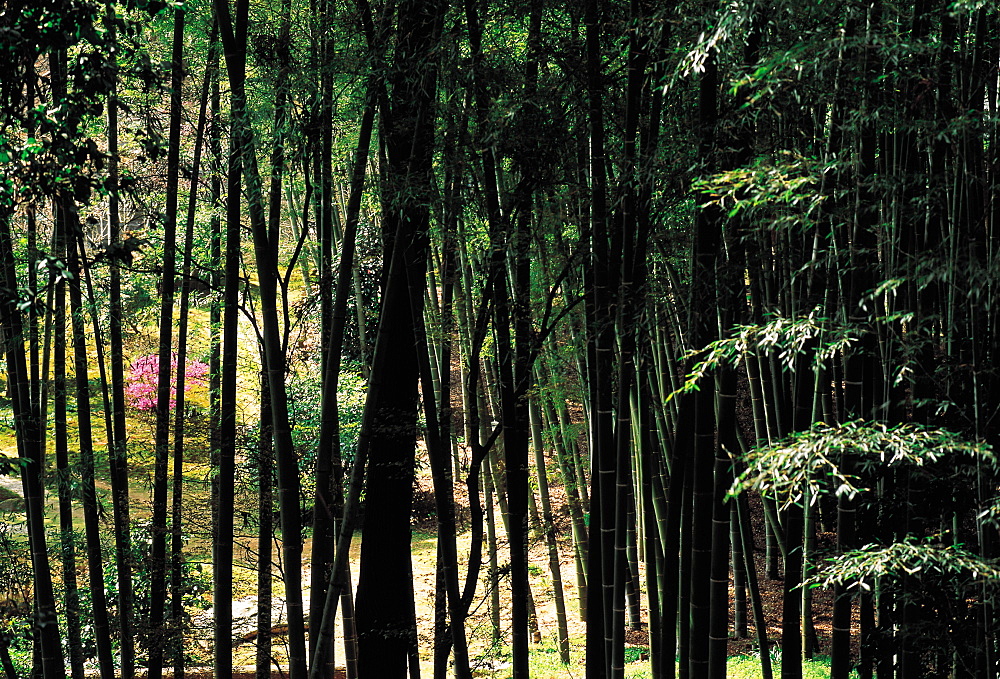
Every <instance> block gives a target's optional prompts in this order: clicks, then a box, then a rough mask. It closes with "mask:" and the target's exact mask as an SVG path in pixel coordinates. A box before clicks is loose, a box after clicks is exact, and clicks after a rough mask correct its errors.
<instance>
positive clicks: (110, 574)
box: [80, 523, 212, 661]
mask: <svg viewBox="0 0 1000 679" xmlns="http://www.w3.org/2000/svg"><path fill="white" fill-rule="evenodd" d="M151 531H152V527H151V526H150V524H148V523H141V524H138V525H137V524H133V526H132V554H131V563H130V566H131V568H132V585H133V590H132V592H131V593H130V595H131V596H132V602H133V606H134V611H135V616H136V617H135V619H136V620H137V621H142V620H147V619H148V618H149V605H150V583H151V573H152V554H151V545H152V541H151V540H152V538H151ZM105 549H107V550H108V551H109V552H113V551H114V545H105ZM118 567H119V564H117V563H116V561H115V560H114V559H109V560H108V561H107V562H106V563H105V566H104V591H105V593H106V595H107V602H108V607H109V608H110V609H111V610H117V609H118V607H119V606H120V601H121V593H120V592H119V591H118ZM181 579H182V584H181V593H182V597H183V601H184V606H185V608H186V609H188V608H190V609H197V610H202V609H205V608H208V607H209V606H211V594H212V578H211V576H210V575H209V574H208V573H205V572H204V570H203V568H202V565H201V563H197V562H191V561H187V560H185V561H184V562H183V563H182V564H181ZM80 595H81V596H80V598H81V602H82V603H83V604H84V608H85V609H86V607H87V606H89V605H90V590H89V588H86V587H81V588H80ZM110 622H111V626H112V636H113V638H114V639H116V640H117V639H118V637H119V630H118V622H119V621H118V617H117V616H114V615H113V616H111V617H110ZM188 622H190V616H189V615H188V614H187V613H186V612H185V614H184V620H182V621H180V623H181V624H182V625H185V626H186V625H187V623H188ZM84 631H85V632H87V631H91V632H92V630H84ZM138 631H139V634H138V636H137V641H138V647H139V649H141V651H140V652H141V653H142V654H145V652H146V651H147V650H148V648H149V638H148V630H144V629H142V628H140V629H139V630H138ZM85 641H86V640H85ZM171 653H172V651H171V650H170V649H169V647H168V648H167V653H166V655H165V657H166V659H167V660H168V661H169V660H170V657H171Z"/></svg>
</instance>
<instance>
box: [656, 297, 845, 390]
mask: <svg viewBox="0 0 1000 679" xmlns="http://www.w3.org/2000/svg"><path fill="white" fill-rule="evenodd" d="M821 313H822V307H819V306H817V307H816V308H814V309H813V310H812V311H810V312H809V313H808V314H806V315H805V316H803V317H801V318H785V317H783V316H774V317H773V318H772V320H770V321H768V322H767V323H764V324H763V325H757V324H753V325H737V326H735V327H734V328H733V331H732V333H731V336H730V337H728V338H725V339H721V340H716V341H715V342H712V343H711V344H709V345H708V346H707V347H705V348H703V349H696V350H693V351H690V352H688V353H687V354H686V356H685V357H686V358H689V359H690V358H698V359H699V360H698V361H697V362H696V363H695V364H694V366H693V367H692V368H691V371H690V372H689V373H688V374H687V375H686V376H685V380H684V385H683V386H682V387H681V388H680V389H679V390H678V391H676V392H674V393H671V394H670V395H669V396H668V399H670V398H673V397H674V396H676V395H677V394H678V393H683V392H688V391H696V390H697V389H698V384H699V383H700V382H701V380H702V378H704V377H705V376H706V375H707V374H709V373H710V372H711V371H713V370H714V369H716V368H718V367H719V366H721V365H727V364H728V365H736V364H737V363H739V362H740V361H741V360H742V359H743V357H744V356H745V355H747V354H748V353H753V352H756V351H776V352H777V358H778V360H779V361H780V363H781V365H782V367H784V368H785V369H786V370H790V371H794V370H795V367H796V362H797V360H798V358H799V357H801V356H808V355H809V354H810V353H811V354H812V364H811V365H812V368H813V369H817V368H819V367H821V366H822V365H823V363H825V362H826V361H828V360H830V359H831V358H833V357H834V356H837V355H838V354H839V353H841V352H843V351H844V350H846V349H847V348H848V347H850V346H851V345H852V344H854V343H855V342H856V341H857V340H858V339H859V338H860V337H861V334H862V332H863V331H862V330H861V329H860V328H857V327H855V326H852V325H845V324H842V323H837V322H836V321H833V320H831V319H829V318H826V317H824V316H822V315H821Z"/></svg>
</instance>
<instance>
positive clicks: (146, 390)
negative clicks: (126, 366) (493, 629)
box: [125, 353, 208, 411]
mask: <svg viewBox="0 0 1000 679" xmlns="http://www.w3.org/2000/svg"><path fill="white" fill-rule="evenodd" d="M186 363H187V365H186V367H185V370H184V391H185V392H188V391H190V390H191V389H192V388H193V387H194V386H196V385H206V384H208V364H207V363H202V362H201V361H187V362H186ZM159 370H160V357H159V356H158V355H156V354H150V355H148V356H142V357H141V358H137V359H136V360H134V361H132V369H131V370H130V371H129V374H128V377H127V378H126V385H125V397H126V398H127V399H128V402H129V405H131V406H132V407H133V408H136V409H137V410H147V411H148V410H156V390H157V382H158V375H159ZM170 374H171V375H172V376H175V375H176V374H177V354H176V353H174V354H171V357H170ZM176 405H177V386H176V382H175V381H174V382H172V383H171V385H170V407H171V408H173V407H174V406H176Z"/></svg>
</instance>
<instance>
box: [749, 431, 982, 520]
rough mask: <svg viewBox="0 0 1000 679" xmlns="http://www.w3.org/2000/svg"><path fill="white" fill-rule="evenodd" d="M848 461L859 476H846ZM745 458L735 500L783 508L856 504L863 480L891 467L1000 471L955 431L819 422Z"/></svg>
mask: <svg viewBox="0 0 1000 679" xmlns="http://www.w3.org/2000/svg"><path fill="white" fill-rule="evenodd" d="M847 457H849V458H850V459H851V468H852V469H853V470H854V471H856V472H857V473H856V474H855V473H851V474H848V473H845V472H844V471H843V467H844V462H843V461H844V459H845V458H847ZM744 459H745V462H746V463H747V465H748V466H747V469H746V470H745V471H744V472H742V473H741V474H740V475H739V476H738V477H737V478H736V480H735V482H734V483H733V485H732V487H731V488H730V491H729V494H730V496H733V495H737V494H739V493H741V492H743V491H745V490H749V489H754V490H757V491H759V492H761V493H764V494H766V495H768V496H773V497H775V498H777V499H779V500H781V502H782V503H783V504H784V506H788V505H791V504H800V503H802V502H803V500H804V498H805V497H809V498H810V499H811V500H812V501H813V502H815V501H816V500H817V499H818V498H819V497H820V496H821V495H822V494H824V493H828V492H833V493H834V494H835V495H837V496H840V495H846V496H847V497H849V498H851V499H853V498H854V497H855V496H856V495H858V494H859V493H861V492H863V491H864V490H867V488H865V487H863V486H862V485H861V483H859V481H861V480H863V479H870V478H871V476H872V475H873V474H877V473H880V472H884V471H886V470H887V469H888V468H889V467H895V466H909V467H914V468H928V467H930V466H931V465H934V464H935V463H937V462H941V461H945V460H947V461H948V462H949V463H951V462H952V461H954V463H955V467H959V462H960V461H961V460H962V459H965V460H967V461H968V462H973V463H974V462H976V461H978V462H980V463H983V464H986V465H987V466H989V467H990V468H991V469H996V468H997V467H998V464H997V457H996V455H995V454H994V452H993V449H992V448H991V447H990V446H989V445H988V444H985V443H973V442H969V441H966V440H964V439H963V438H962V437H961V436H960V435H958V434H956V433H954V432H950V431H947V430H944V429H937V428H933V427H927V426H922V425H918V424H911V423H906V424H901V425H897V426H892V427H890V426H888V425H885V424H883V423H879V422H863V421H851V422H845V423H844V424H841V425H829V424H825V423H823V422H818V423H816V424H814V425H813V426H812V428H810V429H808V430H806V431H801V432H796V433H793V434H791V435H789V436H788V437H786V438H784V439H782V440H781V441H778V442H776V443H775V444H773V445H769V446H761V447H757V448H755V449H753V450H751V451H750V452H749V453H748V454H747V455H746V457H745V458H744Z"/></svg>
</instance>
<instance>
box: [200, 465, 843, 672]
mask: <svg viewBox="0 0 1000 679" xmlns="http://www.w3.org/2000/svg"><path fill="white" fill-rule="evenodd" d="M553 491H554V492H553V498H552V500H553V514H554V516H555V523H556V526H555V528H556V533H557V535H559V536H560V537H559V553H560V569H561V573H562V580H563V594H564V598H565V605H566V611H567V622H568V628H569V637H570V643H571V648H572V651H573V662H572V663H571V664H570V665H569V666H565V667H563V666H562V665H560V664H559V663H557V662H552V663H551V664H547V665H546V668H549V667H550V666H551V669H547V670H546V672H547V673H545V674H541V673H538V672H536V673H534V674H533V675H532V676H533V677H536V676H537V677H538V678H539V679H547V678H549V677H552V678H555V677H560V678H562V677H566V678H572V677H579V676H582V673H583V671H582V668H583V665H582V659H583V646H584V639H585V633H586V628H585V625H584V622H583V620H582V619H581V617H580V614H579V612H580V609H579V601H578V596H577V587H576V571H575V565H574V563H573V558H572V543H571V539H570V519H569V513H568V510H567V508H566V506H565V499H564V497H563V496H562V494H561V489H556V488H554V489H553ZM461 503H464V498H461V499H460V513H461V510H463V509H464V510H465V512H466V514H465V515H466V516H467V509H468V507H467V504H464V506H462V504H461ZM433 507H434V504H433V491H432V489H431V487H430V479H429V478H422V479H421V480H420V481H419V482H418V488H417V493H416V498H415V507H414V510H415V512H414V516H415V518H414V521H413V549H412V557H411V558H412V564H413V583H414V596H415V601H416V615H417V629H418V637H419V648H420V651H421V672H422V676H425V677H429V676H432V657H431V649H432V648H433V640H434V591H435V580H436V557H437V537H436V534H435V532H436V528H437V526H436V522H435V520H434V514H433ZM756 524H757V525H756V526H755V533H757V534H756V535H755V560H756V563H757V565H758V568H757V570H758V579H759V582H760V586H761V595H762V599H763V608H764V615H765V618H766V621H767V636H768V639H769V645H770V646H771V648H772V649H774V648H775V647H776V645H777V641H778V639H780V634H781V610H782V596H783V592H782V581H781V580H780V579H778V580H775V579H768V578H766V577H765V573H764V549H763V545H764V539H763V531H762V521H761V520H759V519H758V521H757V522H756ZM498 533H499V535H498V539H499V540H500V543H501V544H500V548H499V550H498V555H497V560H498V563H499V565H500V571H501V573H503V572H504V569H503V566H504V565H505V564H507V563H508V561H509V555H508V552H507V549H506V545H505V542H506V541H505V540H504V539H503V536H502V533H503V530H502V527H501V528H500V530H499V531H498ZM827 537H828V536H825V535H820V542H821V543H822V542H823V541H824V539H826V538H827ZM360 539H361V534H360V532H359V533H358V534H357V535H356V537H355V540H354V543H353V546H352V555H351V557H352V558H351V561H352V572H353V573H354V574H355V578H356V573H357V570H356V569H357V565H358V552H359V548H360ZM469 541H470V535H469V533H468V531H467V530H466V531H464V532H462V533H461V534H460V536H459V552H460V559H461V560H462V563H461V568H462V569H464V567H465V565H466V564H465V560H466V559H467V555H468V553H469V547H470V542H469ZM310 547H311V542H308V541H307V544H306V554H305V556H304V559H305V560H306V562H307V563H308V558H309V552H310ZM245 557H246V558H247V560H248V561H249V560H250V559H251V558H252V557H253V555H252V554H250V553H247V554H245ZM484 562H485V563H484V567H483V571H482V574H481V577H480V580H479V585H478V588H477V592H476V599H475V601H474V603H473V609H472V611H471V615H470V617H469V619H468V621H467V629H466V632H467V635H468V639H469V648H470V658H471V660H472V663H473V667H474V670H475V673H476V676H482V677H496V678H498V679H499V678H502V677H506V676H507V674H508V673H507V672H506V671H505V670H507V668H508V667H509V660H510V658H509V643H510V642H509V638H510V637H509V632H510V624H511V623H510V613H509V611H510V600H509V593H510V587H509V584H508V583H507V582H505V581H504V578H505V577H506V576H504V575H501V576H500V578H499V583H498V584H499V591H500V594H501V610H502V615H501V635H502V637H503V635H504V634H506V637H505V638H501V639H500V640H499V641H496V642H494V640H493V630H492V623H491V621H490V615H489V604H488V602H487V599H488V597H489V588H490V577H489V570H488V566H489V554H488V551H487V550H486V548H485V545H484ZM529 563H530V564H531V566H530V569H529V571H530V581H531V589H532V597H533V599H534V603H535V608H536V613H537V620H538V628H539V632H540V637H541V642H540V643H535V644H533V646H532V648H533V649H534V651H536V652H538V653H546V654H552V657H553V661H554V660H555V658H556V657H557V649H558V644H557V621H556V603H555V592H554V591H553V587H552V578H551V575H550V572H549V565H548V564H549V561H548V551H547V547H546V545H545V541H544V539H543V538H542V537H541V535H539V534H536V533H535V532H533V533H532V540H531V547H530V552H529ZM248 575H249V574H248ZM640 576H642V573H640ZM640 580H642V577H640ZM304 583H305V584H306V585H307V584H308V571H307V572H306V575H305V576H304ZM250 584H251V583H250V582H249V581H247V582H246V585H247V587H249V586H250ZM643 584H644V583H643ZM280 595H281V589H280V586H279V587H278V588H277V589H276V596H277V597H278V598H277V601H276V605H275V610H274V630H273V631H274V632H275V634H276V636H275V637H274V647H275V648H274V650H275V658H276V660H277V661H278V662H279V663H281V661H282V660H283V655H284V654H283V653H282V651H283V644H284V641H285V640H284V637H283V636H282V633H283V632H284V630H285V627H284V626H283V625H282V622H283V617H282V616H283V611H282V610H281V597H280ZM305 596H306V597H307V603H306V607H307V609H308V589H307V590H306V592H305ZM643 600H644V597H643ZM812 605H813V620H814V624H815V629H816V637H817V641H818V644H819V649H818V651H819V654H821V655H826V654H828V653H829V640H830V631H831V613H832V596H831V594H830V592H828V591H825V590H821V589H817V590H814V593H813V604H812ZM241 608H242V611H243V614H244V617H243V618H242V620H237V627H238V629H239V630H240V632H241V634H240V638H238V639H237V640H236V649H235V660H236V663H237V665H241V666H243V667H244V668H245V669H246V670H247V671H249V670H250V666H252V664H253V658H254V653H255V643H254V641H255V639H254V636H255V634H254V632H253V624H254V620H255V617H254V616H255V612H256V597H255V596H253V595H252V594H249V593H247V596H245V597H244V598H242V599H241V600H240V601H237V602H236V603H235V604H234V609H235V610H240V609H241ZM642 613H643V617H645V615H646V611H645V606H643V611H642ZM210 615H211V613H210V611H206V612H205V614H203V617H202V620H203V621H204V622H205V623H210ZM731 615H732V614H731ZM748 618H749V621H750V624H749V636H748V637H746V638H735V637H731V638H730V642H729V653H730V655H734V656H735V655H753V654H756V653H757V639H756V631H755V630H754V627H753V620H752V613H751V612H749V611H748ZM197 620H198V617H196V621H197ZM731 622H732V620H731ZM240 625H242V627H240ZM730 629H732V626H731V627H730ZM207 631H208V635H209V636H210V630H207ZM337 638H338V639H340V640H342V639H343V633H342V624H341V622H340V621H339V620H338V628H337ZM203 643H204V642H203ZM648 644H649V639H648V634H647V631H646V629H645V625H644V624H643V625H642V626H641V627H640V628H638V629H629V630H628V631H627V633H626V645H627V646H631V647H636V648H635V651H634V652H633V653H631V654H630V657H634V658H637V660H636V661H634V662H633V663H631V665H630V666H629V668H628V669H630V670H631V671H630V672H628V674H627V676H642V668H643V667H648V653H646V648H647V647H648ZM206 650H207V647H206ZM772 652H773V650H772ZM336 657H337V659H338V660H337V664H338V665H340V666H342V665H343V658H344V648H343V642H342V641H339V642H338V648H337V651H336ZM189 676H190V675H189ZM234 676H236V675H234ZM276 676H277V675H276Z"/></svg>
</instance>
